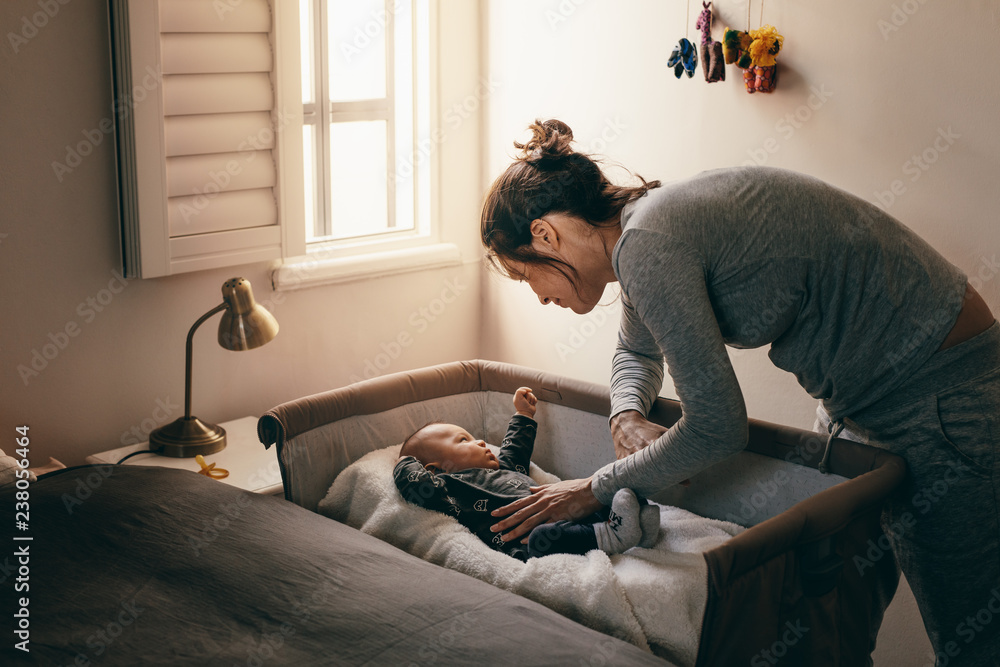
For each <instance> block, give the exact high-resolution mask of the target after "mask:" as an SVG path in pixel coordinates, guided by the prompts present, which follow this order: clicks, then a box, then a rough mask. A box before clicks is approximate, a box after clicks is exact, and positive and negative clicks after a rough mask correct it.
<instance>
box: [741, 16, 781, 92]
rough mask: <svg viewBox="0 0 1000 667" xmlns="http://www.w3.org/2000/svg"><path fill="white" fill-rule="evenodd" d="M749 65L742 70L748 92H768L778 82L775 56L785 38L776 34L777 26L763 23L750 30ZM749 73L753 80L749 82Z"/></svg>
mask: <svg viewBox="0 0 1000 667" xmlns="http://www.w3.org/2000/svg"><path fill="white" fill-rule="evenodd" d="M750 38H751V39H752V40H753V41H751V42H750V46H749V47H747V53H749V54H750V61H751V64H750V67H747V68H746V69H745V70H744V71H743V82H744V83H745V84H746V87H747V92H748V93H754V92H757V93H770V92H771V91H772V90H774V86H775V85H776V84H777V83H778V66H777V61H776V60H775V56H776V55H778V51H780V50H781V45H782V44H783V43H784V41H785V38H784V37H782V36H781V35H779V34H778V30H777V28H775V27H774V26H772V25H764V26H761V27H760V28H758V29H757V30H751V31H750ZM751 75H752V78H753V81H752V82H751Z"/></svg>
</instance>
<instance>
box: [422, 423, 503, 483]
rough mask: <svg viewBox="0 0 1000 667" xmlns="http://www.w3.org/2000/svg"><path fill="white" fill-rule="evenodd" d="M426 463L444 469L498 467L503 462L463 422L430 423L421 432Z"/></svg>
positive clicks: (494, 468) (451, 470) (453, 470)
mask: <svg viewBox="0 0 1000 667" xmlns="http://www.w3.org/2000/svg"><path fill="white" fill-rule="evenodd" d="M419 437H420V440H421V444H422V445H423V447H422V448H421V449H422V451H423V457H422V458H425V459H427V460H426V461H421V463H423V464H424V465H429V466H434V467H435V468H440V469H441V470H444V471H445V472H455V471H458V470H467V469H469V468H488V469H490V470H499V469H500V462H499V461H497V457H496V456H495V455H494V454H493V452H492V451H490V448H489V447H487V446H486V443H485V442H483V441H482V440H476V439H475V438H473V437H472V435H470V434H469V432H468V431H466V430H465V429H464V428H462V427H461V426H456V425H455V424H431V425H430V426H428V427H426V428H425V429H423V430H422V431H421V432H420V436H419Z"/></svg>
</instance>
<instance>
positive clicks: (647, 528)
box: [639, 503, 660, 549]
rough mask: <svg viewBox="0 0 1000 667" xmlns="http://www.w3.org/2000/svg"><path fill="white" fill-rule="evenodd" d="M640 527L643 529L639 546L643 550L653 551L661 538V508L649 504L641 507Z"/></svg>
mask: <svg viewBox="0 0 1000 667" xmlns="http://www.w3.org/2000/svg"><path fill="white" fill-rule="evenodd" d="M639 526H640V527H641V528H642V538H641V539H640V540H639V546H640V547H642V548H643V549H652V548H653V545H654V544H656V540H657V538H659V537H660V506H659V505H654V504H653V503H648V504H646V505H643V506H642V507H640V508H639Z"/></svg>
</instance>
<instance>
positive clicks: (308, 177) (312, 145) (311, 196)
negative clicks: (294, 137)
mask: <svg viewBox="0 0 1000 667" xmlns="http://www.w3.org/2000/svg"><path fill="white" fill-rule="evenodd" d="M302 158H303V160H302V161H303V162H304V165H303V170H302V178H303V179H304V181H305V198H306V205H305V215H306V243H309V242H310V241H314V240H315V239H316V237H318V236H322V235H323V226H322V225H319V227H317V222H319V219H318V217H317V214H316V208H317V206H318V204H319V200H318V199H317V197H316V181H317V178H318V176H317V171H318V169H317V165H316V128H315V126H313V125H303V126H302Z"/></svg>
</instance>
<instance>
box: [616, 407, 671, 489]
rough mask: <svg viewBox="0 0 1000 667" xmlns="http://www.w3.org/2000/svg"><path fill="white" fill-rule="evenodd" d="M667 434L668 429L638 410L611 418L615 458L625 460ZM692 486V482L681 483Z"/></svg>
mask: <svg viewBox="0 0 1000 667" xmlns="http://www.w3.org/2000/svg"><path fill="white" fill-rule="evenodd" d="M666 432H667V429H665V428H664V427H662V426H660V425H659V424H655V423H653V422H651V421H648V420H647V419H646V418H645V417H643V416H642V414H641V413H639V412H638V411H636V410H625V411H624V412H619V413H618V414H616V415H615V416H614V417H612V418H611V437H612V439H613V440H614V442H615V458H616V459H623V458H625V457H626V456H629V455H631V454H635V453H636V452H637V451H639V450H640V449H645V448H646V447H649V446H650V445H651V444H653V443H654V442H656V440H657V439H658V438H659V437H660V436H661V435H663V434H664V433H666ZM680 485H681V486H690V485H691V480H689V479H685V480H684V481H683V482H680Z"/></svg>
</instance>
